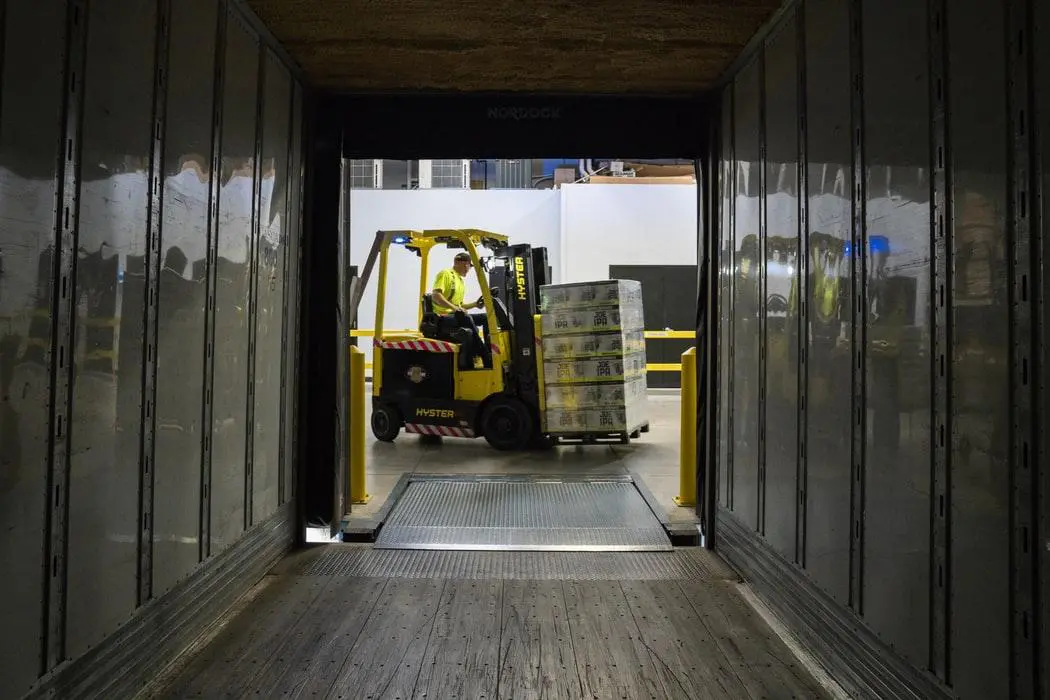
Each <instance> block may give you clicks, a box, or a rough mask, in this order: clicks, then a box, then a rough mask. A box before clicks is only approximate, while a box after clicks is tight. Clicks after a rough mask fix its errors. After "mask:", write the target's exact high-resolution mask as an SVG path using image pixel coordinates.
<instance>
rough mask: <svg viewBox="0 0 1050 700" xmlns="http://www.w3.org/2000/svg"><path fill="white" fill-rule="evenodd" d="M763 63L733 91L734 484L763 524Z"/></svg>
mask: <svg viewBox="0 0 1050 700" xmlns="http://www.w3.org/2000/svg"><path fill="white" fill-rule="evenodd" d="M761 75H762V74H761V65H760V63H759V62H758V61H755V62H752V63H751V64H749V65H748V66H747V67H745V68H744V69H743V70H742V71H741V72H740V75H739V77H738V79H737V80H736V83H735V89H734V91H733V106H734V114H735V120H734V121H735V123H734V124H733V152H734V155H735V160H734V162H735V164H736V167H735V168H734V173H733V177H734V188H733V232H734V235H733V238H734V240H733V246H734V249H735V251H736V254H735V256H734V257H735V258H736V260H735V261H734V266H733V306H732V309H733V338H732V342H733V393H732V397H733V403H732V406H733V469H732V473H733V486H732V496H731V500H732V503H733V512H735V513H736V514H737V515H738V516H739V517H740V518H741V519H742V520H743V521H744V522H745V523H746V524H747V525H748V526H749V527H751V528H752V529H756V530H757V529H758V479H759V465H758V460H759V432H758V428H759V390H758V380H759V342H758V341H759V306H760V304H761V300H760V299H759V284H760V277H761V271H760V270H759V258H758V252H759V251H758V234H759V216H760V213H759V210H760V206H759V204H760V200H759V177H760V176H759V170H760V163H759V138H760V133H759V118H760V114H759V111H760V110H759V102H760V96H761V89H762V85H761V81H760V78H761Z"/></svg>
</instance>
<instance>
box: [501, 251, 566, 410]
mask: <svg viewBox="0 0 1050 700" xmlns="http://www.w3.org/2000/svg"><path fill="white" fill-rule="evenodd" d="M493 257H494V259H495V260H498V261H500V262H501V263H502V264H497V265H494V266H493V268H492V269H491V270H490V272H489V284H490V285H491V286H492V287H493V288H494V295H495V296H497V297H498V298H499V299H500V300H501V301H502V302H503V303H504V305H506V307H507V308H508V309H509V310H510V312H511V318H512V319H513V333H512V339H511V354H512V357H511V358H510V372H509V373H508V376H507V379H506V388H507V391H508V392H509V393H512V394H514V395H515V396H517V397H518V398H520V399H521V400H522V401H524V402H525V404H526V405H528V406H529V408H530V409H531V410H532V411H533V414H534V415H535V416H537V417H538V416H539V415H540V387H539V375H538V367H537V351H536V324H535V316H536V313H537V311H538V309H539V299H540V287H541V286H543V285H545V284H550V282H551V279H550V277H551V268H550V265H549V264H548V262H547V249H546V248H533V247H532V246H530V245H528V244H525V243H522V244H518V245H510V246H507V247H506V248H502V249H500V250H499V251H498V252H497V253H496V254H495V255H494V256H493Z"/></svg>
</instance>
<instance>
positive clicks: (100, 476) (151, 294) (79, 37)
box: [0, 0, 303, 697]
mask: <svg viewBox="0 0 1050 700" xmlns="http://www.w3.org/2000/svg"><path fill="white" fill-rule="evenodd" d="M2 7H3V8H4V14H3V23H2V38H3V47H2V49H3V53H2V55H3V63H2V79H0V94H2V104H0V561H3V562H4V569H5V573H4V576H3V577H2V579H0V619H2V620H3V621H4V634H3V635H0V696H2V697H11V696H19V695H21V694H22V693H23V692H25V691H26V690H28V689H29V687H30V686H31V685H32V684H33V683H34V682H35V681H36V679H37V678H38V677H39V676H40V675H41V674H43V673H44V672H46V671H50V670H53V669H55V668H56V667H59V666H60V665H61V664H62V663H63V662H64V661H66V660H69V659H76V658H78V657H81V656H83V655H84V654H86V653H87V652H88V651H89V650H92V649H93V648H96V647H98V645H99V644H100V643H101V642H103V640H105V639H106V638H107V637H109V636H110V635H112V634H113V633H114V632H115V631H116V630H118V628H121V627H122V626H124V625H126V624H127V623H128V622H129V620H132V619H134V618H136V616H138V615H139V614H140V613H141V612H142V610H143V609H144V608H148V607H149V606H151V605H153V604H155V603H156V601H157V600H158V599H161V598H162V597H163V596H164V595H165V594H166V593H168V592H169V591H171V590H172V589H173V587H175V586H176V585H177V584H178V583H179V582H180V581H183V580H185V579H186V578H187V576H189V575H190V574H191V573H193V572H194V571H196V570H198V569H199V567H201V564H202V562H207V561H208V560H209V559H210V558H212V557H214V556H215V555H216V554H217V553H219V552H220V551H221V550H223V549H224V548H228V547H230V546H231V545H233V544H234V543H236V542H238V541H239V540H240V539H241V538H242V535H243V533H245V531H246V530H248V529H250V528H252V527H253V526H255V525H257V524H259V523H262V522H264V521H267V520H268V519H270V518H271V517H272V516H274V514H275V513H278V511H279V510H280V511H282V512H283V513H284V514H285V515H284V517H287V512H286V511H288V510H289V508H290V507H291V501H292V499H293V495H294V491H295V487H294V484H295V475H294V471H295V466H294V460H293V459H292V456H291V452H290V450H289V448H290V446H291V445H292V440H291V438H292V435H293V433H292V430H294V427H293V426H292V424H293V421H292V420H291V417H292V415H293V414H294V405H295V404H294V398H293V397H294V393H293V391H294V384H295V382H294V375H295V364H294V363H295V361H296V353H295V348H296V346H297V338H298V331H297V323H298V319H297V308H298V291H297V290H298V269H299V240H300V234H301V231H300V221H301V216H300V206H301V175H302V148H301V146H302V139H301V131H302V119H303V109H302V107H303V94H302V87H301V86H300V85H299V83H298V82H297V81H296V80H295V79H294V78H293V76H292V74H291V73H290V72H289V69H288V68H287V67H286V65H285V64H284V63H283V62H282V60H280V59H278V58H277V57H276V55H275V54H274V53H273V52H272V51H270V50H269V49H268V48H266V46H265V45H264V44H262V43H260V38H259V36H258V35H257V33H256V32H255V31H254V30H253V29H252V28H251V27H250V26H249V25H248V24H246V23H245V21H244V20H243V19H242V16H241V14H240V12H239V11H238V10H236V9H230V10H229V12H227V8H226V3H225V2H221V1H220V0H156V1H153V2H144V1H141V0H106V1H104V2H90V3H88V2H84V1H83V0H69V1H68V2H66V1H64V0H10V1H9V2H6V3H3V4H2ZM286 418H287V420H285V419H286ZM282 421H284V423H283V425H284V426H285V428H284V430H282ZM288 533H289V540H288V545H289V546H290V545H291V543H292V542H291V539H290V537H291V535H290V533H291V529H290V528H289V529H288ZM169 624H170V625H172V626H175V625H176V622H175V621H174V620H171V621H169Z"/></svg>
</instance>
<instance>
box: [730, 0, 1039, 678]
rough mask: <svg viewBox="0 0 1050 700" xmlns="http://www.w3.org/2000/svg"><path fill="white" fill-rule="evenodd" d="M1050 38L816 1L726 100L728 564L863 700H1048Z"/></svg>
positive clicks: (1032, 18)
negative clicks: (1049, 190) (1045, 190)
mask: <svg viewBox="0 0 1050 700" xmlns="http://www.w3.org/2000/svg"><path fill="white" fill-rule="evenodd" d="M1048 20H1050V8H1048V7H1047V3H1043V2H1035V1H1033V2H1024V1H1019V2H1002V1H1000V0H952V1H951V2H947V1H945V0H930V1H929V2H915V0H805V2H799V3H796V4H795V5H794V7H793V8H792V9H791V11H789V12H788V13H787V14H786V15H785V17H784V18H783V21H782V22H781V23H780V25H779V26H778V27H776V28H774V29H773V30H772V31H771V33H770V34H769V35H768V37H766V39H765V41H764V42H763V43H762V44H761V45H760V46H759V47H758V48H757V50H756V52H755V53H754V54H753V56H751V58H750V60H749V61H747V62H745V63H744V64H743V65H742V67H741V68H740V70H739V71H738V72H737V73H735V75H734V77H733V78H732V80H731V81H730V83H729V84H728V85H727V86H726V87H725V89H724V90H723V91H722V93H721V115H722V116H721V129H720V133H719V136H718V138H717V139H716V147H717V148H719V149H720V152H721V159H720V167H719V168H718V169H717V175H718V178H719V182H718V186H719V188H720V190H719V192H720V197H719V198H718V205H719V213H718V215H717V216H716V217H715V220H716V221H717V222H718V224H719V229H720V230H719V234H718V236H719V240H718V241H717V242H716V246H717V248H718V250H719V274H720V284H719V287H718V289H719V292H720V295H719V307H718V310H719V318H720V321H719V326H718V331H719V338H720V339H721V340H722V342H721V343H720V348H719V354H718V365H719V372H718V383H717V387H718V404H717V406H718V415H719V418H718V421H717V423H716V425H717V426H718V429H719V443H718V444H719V449H718V452H717V454H718V469H717V474H718V493H717V498H718V503H719V509H720V511H719V519H718V523H719V530H718V545H717V546H718V548H719V549H720V551H722V552H723V554H725V555H726V556H727V557H728V558H729V559H730V560H731V561H732V562H733V563H734V564H735V565H736V566H738V568H740V569H741V570H742V571H743V572H744V573H745V574H746V575H747V576H748V578H749V579H750V580H751V581H752V582H753V583H754V585H755V586H756V588H757V589H758V590H759V592H760V593H761V594H762V595H763V596H764V597H765V598H766V600H767V601H768V602H770V603H771V604H772V606H773V607H774V608H775V609H776V610H777V611H778V613H779V614H781V615H782V616H783V617H784V618H785V619H786V620H787V621H788V622H789V623H790V626H791V627H792V628H793V630H794V632H795V633H797V634H798V635H799V636H800V637H801V638H802V639H803V640H804V641H805V642H806V643H807V644H809V645H810V646H811V647H812V648H813V649H814V650H815V651H816V652H817V654H818V656H819V657H820V658H821V659H822V660H823V662H824V663H825V664H827V665H828V666H829V668H830V669H831V670H832V671H833V672H834V673H835V675H836V676H837V677H838V679H839V680H840V681H841V682H842V683H843V684H844V685H845V686H846V687H847V689H848V690H852V691H855V692H856V693H857V695H858V696H859V697H911V695H909V693H917V696H919V697H939V696H940V695H941V693H942V692H943V693H947V692H951V693H954V694H957V695H958V696H959V697H961V698H992V697H1003V698H1005V697H1036V696H1037V694H1038V693H1037V690H1036V687H1037V686H1038V685H1039V684H1043V692H1044V693H1046V692H1047V689H1046V685H1045V684H1046V682H1047V680H1046V675H1047V672H1048V669H1047V668H1046V663H1047V655H1048V654H1047V647H1046V645H1045V637H1046V632H1047V610H1046V606H1047V602H1048V601H1047V579H1048V570H1047V566H1048V563H1047V562H1048V558H1050V539H1048V533H1047V505H1046V495H1047V492H1046V488H1047V475H1046V474H1047V471H1048V468H1047V466H1048V465H1047V457H1046V453H1045V444H1046V443H1045V430H1046V415H1047V414H1046V408H1047V406H1046V391H1045V374H1044V372H1045V369H1046V343H1045V339H1046V327H1047V326H1046V322H1047V319H1046V306H1045V295H1046V278H1045V277H1043V266H1042V263H1043V261H1042V255H1043V242H1044V240H1045V237H1044V231H1045V229H1044V227H1043V222H1044V221H1045V213H1044V212H1045V207H1046V202H1047V201H1048V200H1047V199H1046V197H1044V196H1040V193H1039V190H1038V188H1039V187H1040V186H1043V187H1045V182H1046V181H1045V180H1044V179H1043V177H1044V174H1045V172H1046V165H1047V163H1046V157H1047V156H1046V152H1047V151H1046V147H1045V145H1044V142H1043V141H1042V140H1045V139H1046V138H1047V134H1050V123H1048V122H1050V104H1047V102H1046V100H1047V99H1048V97H1047V95H1048V94H1050V83H1048V76H1050V62H1048V59H1047V58H1046V56H1047V52H1046V51H1040V52H1038V54H1039V58H1038V59H1036V58H1035V55H1034V54H1035V47H1037V46H1040V42H1042V45H1043V46H1045V44H1046V42H1047V41H1050V22H1048ZM1037 87H1038V88H1039V89H1038V90H1037V89H1036V88H1037ZM1037 96H1038V97H1037ZM1040 158H1041V160H1040ZM1040 183H1041V185H1040ZM785 285H786V286H787V287H788V288H789V289H790V292H789V293H788V294H774V293H773V292H774V289H775V288H780V287H784V286H785Z"/></svg>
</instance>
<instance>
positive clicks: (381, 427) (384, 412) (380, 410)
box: [372, 403, 401, 442]
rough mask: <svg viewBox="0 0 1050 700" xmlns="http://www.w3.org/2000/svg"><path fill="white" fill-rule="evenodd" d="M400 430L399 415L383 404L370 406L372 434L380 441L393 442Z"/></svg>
mask: <svg viewBox="0 0 1050 700" xmlns="http://www.w3.org/2000/svg"><path fill="white" fill-rule="evenodd" d="M400 432H401V416H400V415H399V414H398V412H397V410H396V409H394V408H391V407H390V406H387V405H385V404H381V403H377V404H375V405H374V406H372V434H373V435H375V436H376V440H379V441H380V442H393V441H394V439H395V438H396V437H397V435H398V433H400Z"/></svg>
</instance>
